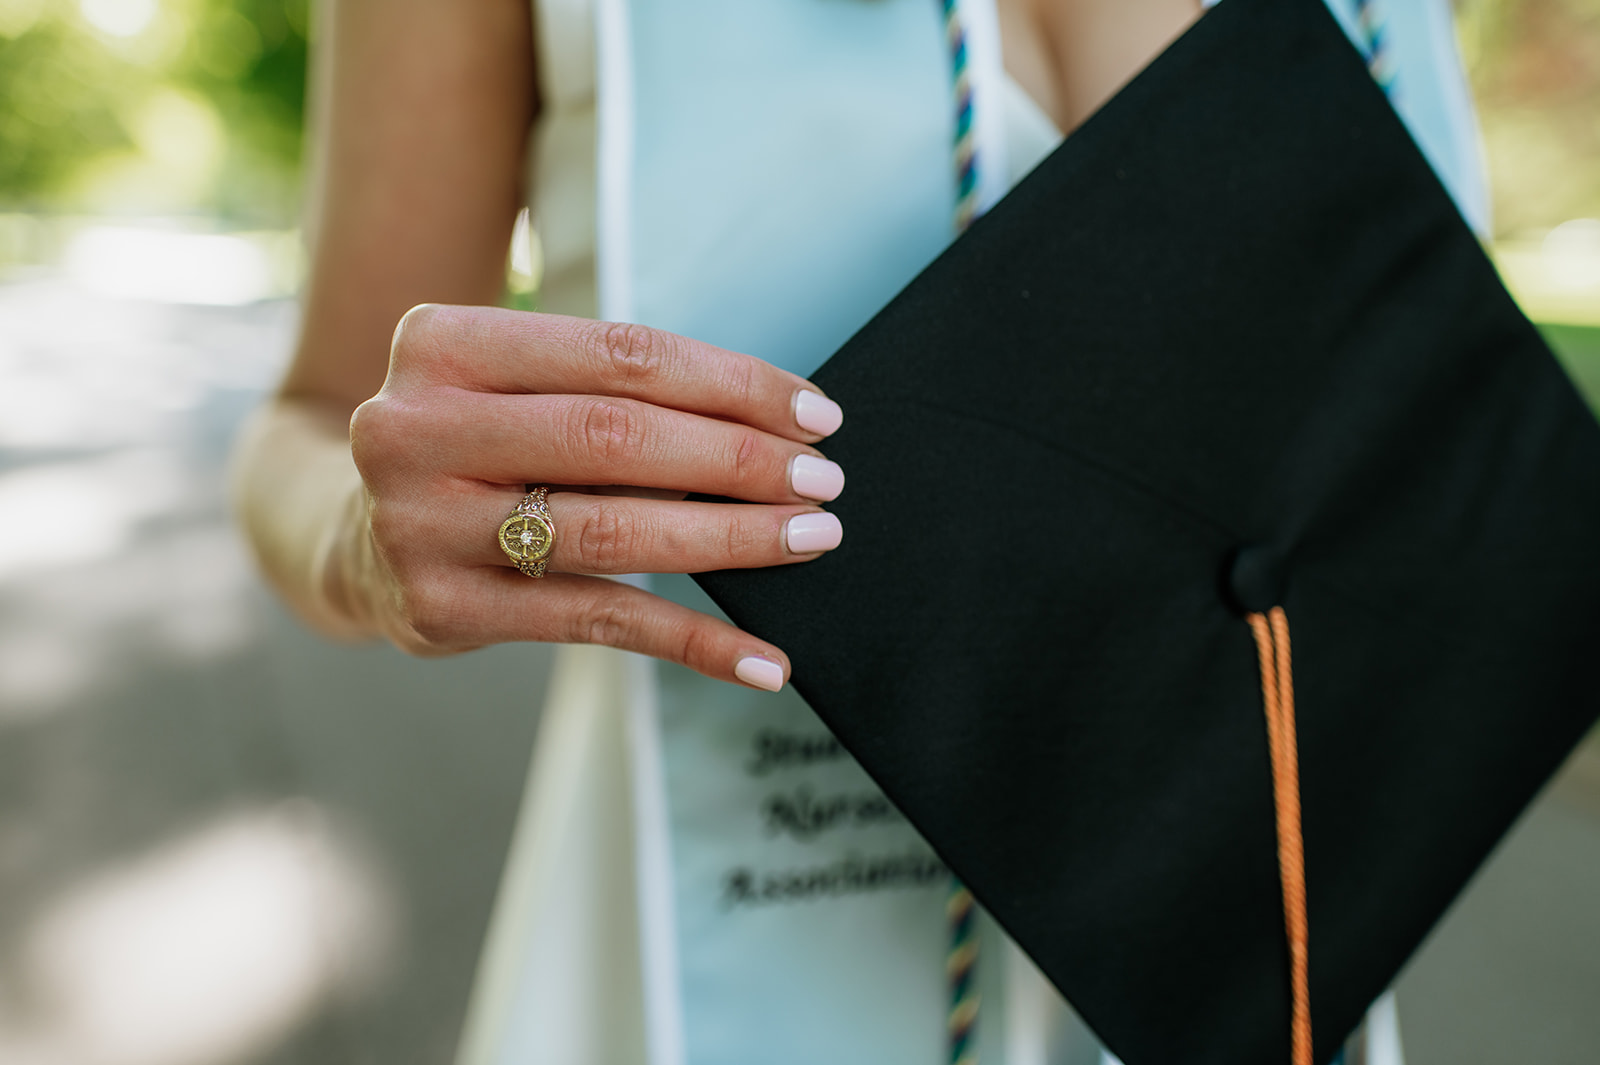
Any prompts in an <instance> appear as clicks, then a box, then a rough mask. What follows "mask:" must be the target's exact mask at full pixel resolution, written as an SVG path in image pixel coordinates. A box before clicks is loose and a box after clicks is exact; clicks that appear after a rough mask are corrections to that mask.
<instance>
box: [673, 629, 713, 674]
mask: <svg viewBox="0 0 1600 1065" xmlns="http://www.w3.org/2000/svg"><path fill="white" fill-rule="evenodd" d="M674 635H675V637H676V638H675V639H674V641H673V650H674V651H675V652H676V653H677V661H679V662H682V663H683V664H684V665H686V666H688V667H690V668H691V669H696V670H699V671H700V672H702V673H705V672H710V671H711V670H712V669H713V668H714V666H715V663H716V662H717V658H718V651H719V647H718V641H717V638H716V634H715V633H714V632H713V631H712V630H711V629H710V628H709V627H708V626H705V625H690V624H686V625H684V626H682V628H680V629H679V630H678V632H677V633H675V634H674Z"/></svg>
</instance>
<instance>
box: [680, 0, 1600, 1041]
mask: <svg viewBox="0 0 1600 1065" xmlns="http://www.w3.org/2000/svg"><path fill="white" fill-rule="evenodd" d="M816 380H817V381H818V383H819V384H821V385H822V386H823V387H824V388H825V389H826V390H827V391H828V393H829V394H830V395H831V396H833V397H834V398H835V399H837V400H838V401H839V402H840V403H841V404H843V406H844V409H845V411H846V413H847V420H846V423H845V426H844V428H843V429H842V430H841V431H840V432H839V433H838V434H837V435H836V436H835V437H833V438H832V439H830V440H829V441H827V442H826V443H825V444H824V449H825V451H826V453H827V454H828V455H829V457H831V458H833V459H835V460H837V461H839V462H840V463H841V464H842V465H843V466H844V468H845V470H846V472H847V474H848V476H849V488H848V490H847V491H846V493H845V494H844V495H843V496H842V497H841V498H840V499H839V500H838V501H837V502H836V503H835V504H834V505H833V506H832V509H833V510H834V511H835V512H836V513H837V514H839V516H840V517H841V519H842V520H843V523H844V527H845V539H844V544H843V546H841V547H840V548H839V549H838V550H836V551H834V552H833V553H832V554H830V555H829V556H828V557H825V558H823V559H821V560H819V561H817V562H813V563H810V564H808V565H805V566H798V567H789V568H778V569H772V570H764V571H744V572H732V573H719V574H708V575H704V576H703V577H702V578H701V582H702V584H703V585H704V586H705V587H706V589H707V590H708V591H709V592H710V593H711V595H712V596H713V597H714V598H715V599H716V600H717V601H718V602H719V603H720V604H721V605H722V607H723V608H724V609H725V610H726V611H727V612H728V614H729V615H730V616H731V617H732V618H733V619H734V620H735V621H736V622H737V623H739V624H740V625H742V626H744V627H746V628H748V629H749V630H750V631H752V632H756V633H759V634H761V635H762V636H764V637H767V638H769V639H772V640H774V641H775V642H776V643H778V645H779V646H782V647H783V648H785V649H786V650H787V651H788V652H789V653H790V655H791V656H792V658H793V662H794V684H795V686H796V688H798V689H799V691H800V692H801V694H803V695H804V696H805V697H806V698H807V699H808V700H809V701H810V703H811V704H812V706H814V707H815V708H816V710H817V712H818V713H819V714H820V715H821V716H822V718H823V719H824V720H825V721H826V723H827V724H828V725H829V726H830V727H831V728H832V729H833V730H834V731H835V732H836V733H837V734H838V736H839V737H840V739H841V740H842V741H843V742H844V743H845V745H846V746H847V747H848V748H849V749H850V751H851V752H852V753H853V754H854V755H855V756H856V757H857V758H858V759H860V761H861V762H862V764H863V765H864V766H865V767H866V768H867V770H868V771H869V772H870V773H871V774H872V775H873V776H874V777H875V778H876V779H877V780H878V781H879V783H880V784H881V785H882V786H883V788H884V789H885V790H886V791H887V793H888V794H889V795H890V797H891V798H892V799H893V800H894V801H895V802H896V803H897V804H898V805H899V806H900V808H901V809H902V810H903V811H904V812H905V813H906V815H907V816H908V817H909V818H910V819H911V820H912V821H913V822H914V823H915V824H916V826H917V827H918V828H919V829H920V830H921V831H922V832H923V833H924V834H925V835H926V837H927V838H928V840H929V841H930V842H931V843H932V844H933V846H934V847H935V848H936V849H937V850H938V852H939V853H940V855H941V856H942V857H943V858H944V859H945V860H946V861H947V862H948V863H949V864H950V866H951V867H952V868H953V869H954V870H955V871H956V872H957V873H958V874H959V875H960V876H961V878H962V879H963V880H965V881H966V883H967V884H969V885H970V886H971V888H972V889H973V891H974V892H975V893H976V894H977V896H978V898H979V899H980V900H981V901H982V903H983V904H984V905H985V906H986V907H988V908H989V910H990V911H991V912H992V913H993V914H994V915H995V917H996V918H997V919H998V920H999V921H1000V922H1001V923H1002V924H1003V925H1004V926H1005V928H1006V929H1007V930H1008V931H1009V932H1010V933H1011V934H1012V935H1013V936H1014V937H1015V938H1016V939H1017V941H1018V942H1019V943H1020V944H1021V945H1022V946H1023V948H1024V949H1026V950H1027V951H1028V953H1029V954H1030V955H1032V957H1033V958H1034V959H1035V960H1036V961H1037V962H1038V963H1039V965H1040V966H1041V967H1042V968H1043V970H1044V971H1045V973H1047V974H1048V975H1049V977H1050V978H1051V979H1052V980H1053V981H1054V982H1055V983H1056V985H1057V986H1058V987H1059V988H1060V989H1061V990H1062V992H1063V993H1065V994H1066V996H1067V997H1068V998H1069V999H1070V1000H1071V1001H1072V1003H1073V1004H1074V1005H1075V1006H1076V1007H1077V1008H1078V1010H1079V1011H1080V1012H1081V1013H1082V1015H1083V1016H1084V1017H1085V1018H1086V1020H1087V1021H1088V1022H1089V1023H1090V1024H1091V1025H1092V1026H1093V1027H1094V1028H1095V1030H1096V1031H1097V1032H1098V1034H1099V1035H1100V1036H1101V1037H1102V1038H1103V1039H1104V1040H1105V1042H1106V1043H1107V1044H1108V1045H1109V1046H1110V1048H1111V1049H1112V1050H1113V1051H1114V1052H1116V1053H1117V1054H1118V1055H1119V1056H1121V1057H1122V1058H1123V1060H1124V1061H1125V1062H1127V1063H1128V1065H1172V1063H1177V1062H1183V1063H1191V1062H1227V1063H1229V1065H1253V1063H1267V1062H1284V1061H1286V1060H1287V1059H1288V1045H1289V1034H1288V1033H1289V973H1288V951H1287V947H1286V945H1285V937H1284V931H1283V912H1282V901H1281V895H1280V887H1279V881H1278V870H1277V864H1276V851H1275V840H1274V831H1273V811H1272V801H1271V787H1270V769H1269V762H1268V755H1267V744H1266V731H1265V723H1264V716H1263V711H1262V698H1261V687H1260V680H1259V675H1258V672H1257V660H1256V650H1255V645H1254V643H1253V641H1252V638H1251V634H1250V631H1249V628H1248V626H1247V625H1246V623H1245V622H1244V621H1243V619H1242V617H1241V613H1240V612H1241V610H1242V609H1260V608H1263V607H1266V606H1269V605H1272V604H1273V603H1281V604H1282V605H1283V606H1284V607H1285V608H1286V610H1287V613H1288V617H1289V622H1290V626H1291V630H1292V634H1293V647H1294V681H1295V685H1296V693H1297V703H1298V711H1299V728H1300V752H1301V755H1300V756H1301V775H1302V787H1303V794H1304V817H1305V841H1306V849H1307V870H1308V877H1309V897H1310V901H1309V907H1310V927H1311V940H1310V972H1311V1004H1312V1011H1313V1018H1314V1028H1315V1035H1316V1043H1317V1052H1318V1058H1319V1060H1326V1059H1327V1058H1328V1057H1329V1056H1330V1055H1331V1054H1332V1053H1334V1052H1335V1050H1336V1049H1337V1046H1338V1043H1339V1042H1340V1041H1341V1040H1342V1038H1343V1037H1344V1036H1345V1035H1346V1033H1347V1032H1348V1031H1349V1030H1350V1029H1351V1027H1352V1026H1353V1025H1354V1024H1355V1023H1356V1022H1357V1021H1358V1020H1359V1018H1360V1016H1361V1014H1362V1012H1363V1011H1364V1010H1365V1009H1366V1007H1367V1006H1368V1004H1369V1003H1370V1002H1371V1001H1372V999H1373V998H1374V997H1376V996H1377V995H1378V994H1379V993H1381V991H1382V990H1383V989H1384V987H1385V986H1386V985H1387V984H1388V983H1389V982H1390V980H1391V979H1392V978H1393V977H1394V975H1395V973H1396V972H1397V970H1398V969H1399V968H1400V966H1401V965H1402V963H1403V962H1404V961H1405V960H1406V958H1407V957H1408V956H1409V955H1410V954H1411V953H1412V951H1413V950H1414V949H1415V948H1416V947H1417V945H1418V943H1419V942H1420V940H1421V939H1422V937H1423V936H1424V935H1425V934H1426V933H1427V931H1428V930H1429V928H1430V927H1431V926H1432V925H1433V924H1434V922H1435V921H1436V920H1437V919H1438V917H1439V916H1440V914H1441V912H1442V911H1443V910H1444V908H1445V907H1447V906H1448V905H1449V903H1450V901H1451V899H1452V898H1453V897H1454V896H1455V894H1456V893H1457V892H1458V891H1459V889H1460V888H1461V886H1462V884H1463V883H1464V881H1465V880H1466V879H1467V878H1468V877H1469V876H1470V875H1471V874H1472V872H1473V870H1474V869H1475V868H1476V867H1477V866H1478V865H1479V863H1480V862H1481V861H1482V860H1483V858H1484V856H1485V855H1486V853H1487V852H1488V851H1489V849H1490V848H1491V847H1493V845H1494V844H1495V842H1496V840H1497V839H1498V838H1499V837H1500V836H1501V834H1502V833H1503V832H1504V831H1505V830H1506V829H1507V827H1508V826H1509V825H1510V823H1511V822H1512V821H1513V820H1514V819H1515V817H1516V816H1517V814H1518V813H1519V812H1520V811H1521V810H1522V808H1523V807H1524V805H1525V804H1526V803H1527V802H1528V800H1529V799H1530V797H1531V796H1532V795H1533V794H1534V792H1535V791H1536V790H1537V789H1538V788H1539V786H1540V785H1541V783H1542V782H1543V781H1544V780H1545V779H1546V778H1547V777H1548V776H1549V775H1550V774H1551V773H1552V771H1553V770H1554V769H1555V768H1556V767H1557V765H1558V764H1559V762H1560V761H1561V759H1562V758H1563V756H1564V755H1565V754H1566V753H1567V752H1568V751H1569V749H1570V748H1571V747H1572V746H1573V745H1574V743H1575V742H1576V741H1577V740H1578V739H1579V738H1580V736H1581V734H1582V733H1583V731H1584V730H1585V728H1586V726H1587V725H1588V724H1589V723H1590V722H1592V721H1593V720H1594V718H1595V716H1596V713H1597V710H1600V697H1597V688H1596V685H1595V683H1594V680H1593V676H1592V671H1591V670H1590V668H1589V667H1590V665H1591V664H1592V663H1593V662H1594V661H1595V660H1596V658H1597V651H1600V565H1597V548H1600V431H1597V429H1596V426H1595V424H1594V421H1593V418H1592V417H1591V415H1590V414H1589V413H1588V411H1587V410H1586V408H1585V407H1584V406H1583V404H1582V403H1581V402H1580V400H1579V399H1578V397H1577V395H1576V394H1575V393H1574V391H1573V389H1572V388H1571V386H1570V385H1569V383H1568V382H1567V380H1566V379H1565V377H1564V376H1563V374H1562V373H1561V371H1560V370H1559V369H1558V367H1557V366H1556V364H1555V362H1554V361H1553V359H1552V358H1551V356H1550V354H1549V352H1548V351H1547V349H1546V348H1545V347H1544V344H1543V343H1542V341H1541V340H1540V339H1539V337H1538V336H1537V334H1536V333H1535V332H1534V330H1533V329H1532V327H1531V326H1530V325H1529V324H1528V323H1527V321H1526V320H1525V319H1524V318H1523V317H1522V315H1521V314H1520V313H1519V312H1518V311H1517V309H1516V308H1515V306H1514V305H1513V304H1512V302H1511V300H1510V298H1509V297H1508V296H1507V294H1506V293H1505V291H1504V289H1503V288H1502V287H1501V285H1500V283H1499V281H1498V279H1497V278H1496V276H1495V274H1494V272H1493V270H1492V268H1491V266H1490V264H1489V263H1488V261H1487V260H1486V258H1485V257H1484V255H1483V253H1482V251H1481V250H1480V248H1479V247H1478V244H1477V242H1476V241H1475V239H1474V238H1473V236H1472V235H1471V233H1470V232H1469V231H1468V230H1467V228H1466V227H1465V225H1464V224H1463V223H1462V221H1461V220H1460V218H1459V216H1458V215H1457V213H1456V210H1455V208H1454V207H1453V205H1452V204H1451V202H1450V200H1449V198H1448V196H1447V195H1446V193H1445V192H1444V190H1443V189H1442V187H1441V186H1440V185H1439V183H1438V181H1437V179H1436V178H1435V177H1434V175H1433V173H1432V172H1431V170H1430V169H1429V167H1428V165H1427V164H1426V162H1425V161H1424V160H1423V158H1422V157H1421V155H1420V154H1418V152H1417V150H1416V148H1415V146H1414V145H1413V144H1412V142H1411V140H1410V138H1409V136H1408V135H1407V133H1406V132H1405V130H1404V128H1403V127H1402V126H1401V124H1400V123H1399V121H1398V119H1397V118H1396V117H1395V115H1394V114H1393V112H1392V110H1391V109H1390V108H1389V106H1388V105H1387V103H1386V101H1385V100H1384V99H1383V96H1382V94H1381V93H1380V92H1379V90H1378V89H1377V88H1376V87H1375V86H1374V85H1373V84H1372V82H1371V80H1370V78H1369V77H1368V75H1367V73H1366V70H1365V69H1364V66H1363V64H1362V62H1361V60H1360V58H1359V57H1358V56H1357V55H1356V54H1355V52H1354V50H1353V49H1352V48H1351V47H1350V46H1349V44H1348V42H1347V41H1346V39H1345V38H1344V36H1343V35H1342V33H1341V32H1340V31H1339V29H1338V28H1337V26H1336V25H1335V23H1334V22H1333V21H1332V19H1331V17H1330V16H1329V15H1328V13H1327V12H1326V10H1325V9H1324V7H1323V5H1322V3H1321V2H1320V0H1228V2H1227V3H1224V4H1222V5H1221V6H1220V7H1218V8H1217V9H1216V10H1214V11H1212V12H1211V13H1209V14H1208V15H1206V16H1205V17H1204V18H1202V19H1201V20H1200V21H1199V22H1198V23H1197V24H1196V26H1195V27H1194V28H1193V29H1192V30H1191V31H1190V32H1189V33H1188V34H1186V35H1185V36H1184V37H1183V38H1181V39H1180V40H1178V41H1177V42H1176V43H1175V44H1174V45H1173V46H1172V47H1171V48H1170V49H1169V50H1168V51H1167V52H1166V53H1165V54H1164V55H1162V56H1161V57H1160V58H1159V59H1158V60H1157V61H1156V62H1155V63H1154V64H1153V65H1152V66H1151V67H1150V68H1149V69H1147V70H1146V71H1145V72H1144V73H1143V74H1141V75H1140V76H1139V77H1138V78H1137V79H1135V80H1134V81H1133V82H1132V83H1131V84H1129V85H1128V86H1127V87H1126V88H1125V89H1124V90H1123V91H1122V92H1121V93H1120V94H1119V95H1118V96H1117V97H1116V98H1115V99H1113V100H1112V101H1111V102H1110V103H1109V104H1108V105H1107V106H1106V107H1105V108H1104V109H1103V110H1102V111H1101V112H1100V113H1099V114H1098V115H1096V116H1095V117H1094V118H1093V119H1091V120H1090V121H1089V122H1088V123H1087V124H1086V125H1085V126H1084V127H1082V128H1081V129H1080V130H1079V131H1078V132H1077V133H1075V134H1073V136H1072V137H1070V138H1069V139H1068V140H1067V141H1066V143H1065V144H1064V145H1063V146H1062V147H1061V148H1060V149H1059V150H1058V151H1057V152H1056V153H1055V154H1054V155H1053V156H1052V157H1050V158H1049V159H1048V160H1047V161H1046V162H1045V163H1044V164H1043V165H1042V166H1041V167H1040V168H1039V170H1038V171H1036V172H1035V173H1034V174H1033V175H1032V176H1030V177H1029V178H1028V179H1027V180H1026V181H1025V182H1023V183H1022V184H1021V185H1020V186H1019V187H1018V188H1016V189H1015V190H1014V191H1013V192H1012V193H1011V195H1010V196H1008V197H1007V198H1006V199H1005V200H1004V201H1003V202H1002V203H1001V204H1000V205H999V206H998V207H997V208H996V209H995V210H994V211H992V212H991V213H990V214H989V215H988V216H987V217H985V218H983V219H981V220H979V222H978V223H977V224H976V225H975V226H974V227H973V228H972V229H971V230H970V231H969V232H968V233H967V234H966V235H965V236H964V237H963V238H962V239H961V240H959V241H958V242H957V243H956V244H955V245H954V246H953V247H952V248H951V249H950V250H949V252H947V253H946V254H945V255H944V256H943V257H941V258H940V259H939V260H938V261H937V262H935V263H934V264H933V265H932V266H930V267H929V268H928V270H927V271H926V272H925V273H924V274H923V275H922V276H921V277H920V278H918V279H917V280H916V281H915V282H914V283H913V284H912V285H911V286H910V287H909V288H907V289H906V291H905V292H903V293H902V294H901V295H900V296H899V297H898V298H896V299H895V301H894V302H893V303H891V304H890V305H889V306H888V307H887V308H885V309H884V311H883V312H882V313H881V314H880V315H879V316H878V317H877V318H875V319H874V320H873V321H872V322H871V323H870V324H869V325H868V326H867V327H866V328H865V329H863V330H862V331H861V333H860V334H859V335H857V336H856V337H855V338H854V339H852V340H851V341H850V342H849V343H848V344H847V345H846V346H845V347H844V348H843V349H842V350H841V351H840V352H839V353H838V354H837V355H836V356H835V357H834V358H833V359H832V360H831V361H830V362H829V363H828V364H827V365H826V366H824V367H823V369H822V370H821V371H820V372H819V373H818V374H817V375H816Z"/></svg>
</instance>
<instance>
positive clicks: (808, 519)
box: [783, 513, 844, 555]
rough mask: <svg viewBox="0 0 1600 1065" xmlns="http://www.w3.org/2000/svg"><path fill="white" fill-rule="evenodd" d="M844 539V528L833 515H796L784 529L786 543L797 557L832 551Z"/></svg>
mask: <svg viewBox="0 0 1600 1065" xmlns="http://www.w3.org/2000/svg"><path fill="white" fill-rule="evenodd" d="M843 539H844V526H843V525H840V524H839V519H838V518H836V517H834V516H833V515H832V514H827V513H823V514H796V515H795V516H794V517H792V518H790V519H789V523H788V524H787V525H785V526H784V527H783V540H784V543H786V544H788V545H789V550H790V551H791V552H793V553H794V554H796V555H809V554H811V553H812V552H813V551H832V550H833V549H834V548H836V547H838V546H839V541H840V540H843Z"/></svg>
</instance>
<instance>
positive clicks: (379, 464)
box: [350, 392, 426, 484]
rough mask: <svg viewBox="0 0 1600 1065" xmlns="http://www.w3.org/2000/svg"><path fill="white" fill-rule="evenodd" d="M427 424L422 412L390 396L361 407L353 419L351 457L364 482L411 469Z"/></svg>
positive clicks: (365, 403) (351, 419)
mask: <svg viewBox="0 0 1600 1065" xmlns="http://www.w3.org/2000/svg"><path fill="white" fill-rule="evenodd" d="M425 421H426V416H425V414H424V413H423V412H422V411H421V410H420V409H418V408H417V407H415V406H414V405H412V404H410V403H408V402H406V401H404V400H402V399H399V398H397V397H396V396H394V395H392V394H390V393H387V392H380V393H378V394H377V395H376V396H373V397H372V398H371V399H369V400H367V401H366V402H364V403H362V404H361V405H360V406H358V407H357V408H356V409H355V411H354V412H353V413H352V414H351V415H350V456H351V458H353V459H354V460H355V464H356V469H357V470H358V471H360V473H361V476H362V478H363V479H364V480H365V481H367V483H369V484H371V483H372V482H373V481H374V479H378V480H381V479H382V478H383V475H384V474H385V473H386V472H388V471H390V470H392V469H394V468H396V467H397V466H398V467H403V466H405V465H407V463H406V461H405V460H406V456H409V455H412V454H413V453H414V451H415V447H416V441H417V440H418V439H419V438H420V437H421V436H422V434H423V422H425Z"/></svg>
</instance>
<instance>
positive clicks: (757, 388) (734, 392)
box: [722, 359, 768, 408]
mask: <svg viewBox="0 0 1600 1065" xmlns="http://www.w3.org/2000/svg"><path fill="white" fill-rule="evenodd" d="M730 363H731V364H730V365H729V367H728V369H727V379H726V380H725V381H724V382H723V384H722V387H723V390H724V391H725V392H726V393H727V394H728V395H730V396H734V397H735V398H737V399H738V401H739V403H740V404H741V405H742V406H743V407H745V408H753V407H754V406H756V404H757V403H758V402H759V401H760V399H761V396H762V387H761V386H762V375H763V374H764V373H765V372H766V371H767V369H768V367H766V366H765V365H764V364H763V363H760V362H757V361H756V360H755V359H733V360H730Z"/></svg>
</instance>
